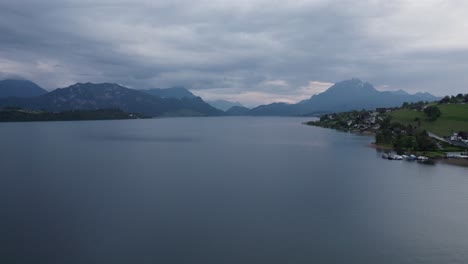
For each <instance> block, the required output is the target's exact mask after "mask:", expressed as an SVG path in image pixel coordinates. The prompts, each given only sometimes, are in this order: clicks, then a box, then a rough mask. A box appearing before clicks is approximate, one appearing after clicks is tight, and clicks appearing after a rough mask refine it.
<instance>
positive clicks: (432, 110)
mask: <svg viewBox="0 0 468 264" xmlns="http://www.w3.org/2000/svg"><path fill="white" fill-rule="evenodd" d="M424 113H425V114H426V115H427V118H428V120H429V121H435V120H436V119H437V118H439V117H440V115H441V112H440V109H439V108H438V107H437V106H428V107H426V108H425V109H424Z"/></svg>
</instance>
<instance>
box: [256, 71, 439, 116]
mask: <svg viewBox="0 0 468 264" xmlns="http://www.w3.org/2000/svg"><path fill="white" fill-rule="evenodd" d="M437 99H439V98H438V97H435V96H433V95H430V94H427V93H418V94H408V93H407V92H405V91H402V90H400V91H396V92H390V91H378V90H377V89H375V88H374V86H372V85H371V84H370V83H368V82H362V81H361V80H359V79H352V80H347V81H342V82H338V83H336V84H334V85H333V86H331V87H330V88H328V89H327V90H326V91H325V92H323V93H320V94H317V95H313V96H312V97H311V98H310V99H307V100H303V101H301V102H299V103H297V104H280V103H274V104H270V105H262V106H259V107H257V108H254V109H252V111H250V112H249V115H285V116H288V115H307V114H311V113H327V112H328V113H331V112H345V111H351V110H361V109H375V108H377V107H396V106H400V105H401V104H402V103H403V102H417V101H435V100H437Z"/></svg>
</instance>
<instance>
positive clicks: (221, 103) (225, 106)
mask: <svg viewBox="0 0 468 264" xmlns="http://www.w3.org/2000/svg"><path fill="white" fill-rule="evenodd" d="M206 102H207V103H209V104H210V105H211V106H213V107H215V108H218V109H219V110H223V111H227V110H229V109H230V108H231V107H233V106H240V107H244V106H243V105H242V104H241V103H239V102H231V101H226V100H214V101H206Z"/></svg>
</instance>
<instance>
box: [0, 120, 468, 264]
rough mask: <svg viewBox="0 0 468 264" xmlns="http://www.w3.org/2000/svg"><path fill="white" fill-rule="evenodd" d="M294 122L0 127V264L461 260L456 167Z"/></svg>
mask: <svg viewBox="0 0 468 264" xmlns="http://www.w3.org/2000/svg"><path fill="white" fill-rule="evenodd" d="M307 120H308V119H307V118H248V117H243V118H240V117H239V118H237V117H233V118H227V117H223V118H173V119H151V120H126V121H91V122H40V123H3V124H0V147H1V154H0V155H1V156H0V175H1V176H0V210H1V211H0V258H1V259H0V263H67V264H72V263H139V264H141V263H165V264H166V263H203V264H206V263H217V264H218V263H268V264H271V263H360V264H361V263H372V264H375V263H437V264H440V263H468V169H467V168H464V167H457V166H451V165H444V164H437V165H434V166H430V165H423V164H418V163H411V162H405V161H388V160H383V159H381V158H380V154H379V153H378V152H377V151H376V150H375V149H372V148H368V147H366V145H367V144H368V143H370V142H371V141H372V138H370V137H365V136H358V135H353V134H347V133H341V132H336V131H333V130H328V129H323V128H317V127H309V126H305V125H302V124H301V123H302V122H304V121H307Z"/></svg>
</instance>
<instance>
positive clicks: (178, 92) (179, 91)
mask: <svg viewBox="0 0 468 264" xmlns="http://www.w3.org/2000/svg"><path fill="white" fill-rule="evenodd" d="M140 91H141V92H144V93H147V94H151V95H154V96H157V97H161V98H177V99H182V98H185V97H187V98H195V97H196V96H195V95H193V94H192V93H191V92H190V91H189V90H187V89H185V88H184V87H171V88H164V89H161V88H154V89H147V90H140Z"/></svg>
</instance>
